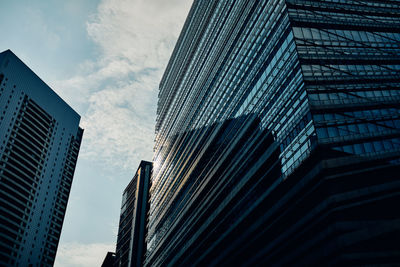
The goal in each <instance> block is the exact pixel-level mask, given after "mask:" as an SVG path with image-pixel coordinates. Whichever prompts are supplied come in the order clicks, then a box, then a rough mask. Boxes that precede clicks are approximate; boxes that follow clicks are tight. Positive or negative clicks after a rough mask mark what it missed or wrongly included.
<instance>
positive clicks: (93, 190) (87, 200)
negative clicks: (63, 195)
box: [0, 0, 192, 267]
mask: <svg viewBox="0 0 400 267" xmlns="http://www.w3.org/2000/svg"><path fill="white" fill-rule="evenodd" d="M191 4H192V1H191V0H168V1H165V0H67V1H62V0H40V1H31V0H0V6H1V8H0V33H1V38H0V52H1V51H4V50H7V49H11V51H13V52H14V53H15V54H16V55H17V56H18V57H19V58H20V59H21V60H22V61H23V62H25V64H27V65H28V66H29V67H30V68H31V69H32V70H33V71H34V72H35V73H36V74H37V75H38V76H39V77H41V78H42V80H43V81H45V82H46V83H47V84H48V85H49V86H50V87H51V88H53V90H54V91H56V93H57V94H59V95H60V97H61V98H63V99H64V100H65V101H66V102H67V103H68V104H69V105H70V106H71V107H72V108H73V109H74V110H76V111H77V112H78V113H79V114H80V115H81V127H82V128H84V130H85V132H84V136H83V141H82V144H81V149H80V153H79V159H78V163H77V167H76V170H75V175H74V180H73V184H72V188H71V193H70V198H69V202H68V207H67V212H66V216H65V220H64V225H63V229H62V233H61V238H60V243H59V247H58V251H57V256H56V261H55V266H56V267H64V266H68V267H74V266H100V265H101V263H102V261H103V259H104V257H105V255H106V253H107V251H115V245H116V238H117V231H118V222H119V213H120V206H121V197H122V192H123V190H124V189H125V187H126V186H127V185H128V183H129V181H130V180H131V178H132V177H133V174H134V173H135V171H136V169H137V167H138V165H139V162H140V160H142V159H143V160H151V159H152V154H153V142H154V125H155V112H156V105H157V94H158V84H159V82H160V80H161V77H162V74H163V72H164V70H165V68H166V65H167V63H168V60H169V57H170V55H171V53H172V50H173V48H174V45H175V43H176V40H177V38H178V36H179V33H180V31H181V29H182V27H183V23H184V21H185V18H186V16H187V14H188V12H189V9H190V6H191Z"/></svg>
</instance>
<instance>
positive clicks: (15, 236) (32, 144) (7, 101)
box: [0, 50, 83, 266]
mask: <svg viewBox="0 0 400 267" xmlns="http://www.w3.org/2000/svg"><path fill="white" fill-rule="evenodd" d="M79 121H80V116H79V115H78V114H77V113H76V112H75V111H74V110H73V109H72V108H71V107H70V106H68V104H67V103H65V102H64V101H63V100H62V99H61V98H60V97H59V96H58V95H57V94H56V93H55V92H54V91H53V90H52V89H51V88H50V87H48V86H47V85H46V84H45V83H44V82H43V81H42V80H41V79H40V78H39V77H37V76H36V75H35V74H34V73H33V72H32V71H31V70H30V69H29V68H28V67H27V66H26V65H25V64H24V63H23V62H22V61H21V60H19V59H18V58H17V57H16V56H15V55H14V54H13V53H12V52H11V51H10V50H7V51H5V52H2V53H0V266H53V264H54V259H55V256H56V252H57V247H58V241H59V238H60V233H61V228H62V225H63V221H64V215H65V210H66V207H67V203H68V197H69V192H70V189H71V184H72V179H73V175H74V171H75V165H76V161H77V159H78V153H79V148H80V144H81V140H82V134H83V130H82V129H81V128H79Z"/></svg>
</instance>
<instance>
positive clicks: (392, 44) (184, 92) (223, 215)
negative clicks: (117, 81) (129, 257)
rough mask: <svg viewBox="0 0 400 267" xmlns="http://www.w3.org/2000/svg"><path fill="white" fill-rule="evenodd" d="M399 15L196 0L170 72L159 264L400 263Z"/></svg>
mask: <svg viewBox="0 0 400 267" xmlns="http://www.w3.org/2000/svg"><path fill="white" fill-rule="evenodd" d="M399 15H400V2H398V1H378V0H376V1H373V0H371V1H352V0H349V1H330V0H322V1H306V0H269V1H267V0H263V1H244V0H243V1H242V0H239V1H218V0H215V1H194V3H193V5H192V8H191V10H190V13H189V15H188V18H187V20H186V22H185V25H184V27H183V30H182V32H181V35H180V37H179V39H178V42H177V44H176V46H175V49H174V52H173V54H172V56H171V59H170V61H169V64H168V66H167V69H166V71H165V73H164V76H163V78H162V80H161V83H160V91H159V99H158V107H157V119H156V139H155V147H154V151H155V154H154V169H153V176H152V187H151V189H150V195H151V197H150V211H149V225H148V228H149V230H148V236H147V238H148V240H147V253H146V260H145V264H146V265H147V266H161V265H168V264H169V265H182V266H185V265H188V264H190V265H199V266H203V265H207V266H208V265H212V266H214V265H221V264H223V265H228V264H233V265H237V264H239V265H240V264H242V265H256V264H267V265H274V264H276V265H291V264H292V265H294V264H296V265H300V266H302V265H304V266H309V265H319V266H324V265H327V264H356V265H357V264H358V265H363V264H367V263H370V262H374V263H377V264H393V263H396V262H399V261H400V257H399V255H400V251H399V248H398V247H397V245H396V238H397V237H399V235H400V231H399V227H398V225H399V219H400V217H399V214H398V213H396V212H394V209H395V206H396V205H398V204H399V203H400V199H399V197H400V180H399V179H398V175H397V174H396V173H398V172H399V163H400V160H399V159H400V110H399V106H400V105H399V104H400V30H399V29H400V21H399V19H398V17H399ZM225 122H229V123H228V124H229V127H228V128H227V129H225V130H222V129H223V128H224V126H223V125H226V123H225ZM254 125H257V126H256V128H253V130H251V131H249V129H251V127H255V126H254ZM206 129H207V130H206ZM221 131H222V132H223V134H222V132H221Z"/></svg>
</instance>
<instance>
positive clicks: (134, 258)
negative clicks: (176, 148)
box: [114, 160, 153, 267]
mask: <svg viewBox="0 0 400 267" xmlns="http://www.w3.org/2000/svg"><path fill="white" fill-rule="evenodd" d="M152 169H153V164H152V163H151V162H148V161H143V160H142V161H141V162H140V165H139V167H138V169H137V171H136V173H135V175H134V177H133V178H132V180H131V181H130V182H129V184H128V186H127V187H126V188H125V190H124V193H123V194H122V205H121V216H120V221H119V229H118V239H117V249H116V256H115V264H114V265H115V266H123V267H131V266H143V260H144V255H145V253H146V235H147V218H148V217H147V212H148V210H149V189H150V177H151V173H152Z"/></svg>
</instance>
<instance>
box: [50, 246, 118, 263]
mask: <svg viewBox="0 0 400 267" xmlns="http://www.w3.org/2000/svg"><path fill="white" fill-rule="evenodd" d="M108 251H115V244H111V243H110V244H106V243H92V244H80V243H77V242H72V243H63V244H60V246H59V247H58V250H57V256H56V262H55V265H54V266H55V267H92V266H101V264H102V262H103V260H104V258H105V257H106V254H107V252H108Z"/></svg>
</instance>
